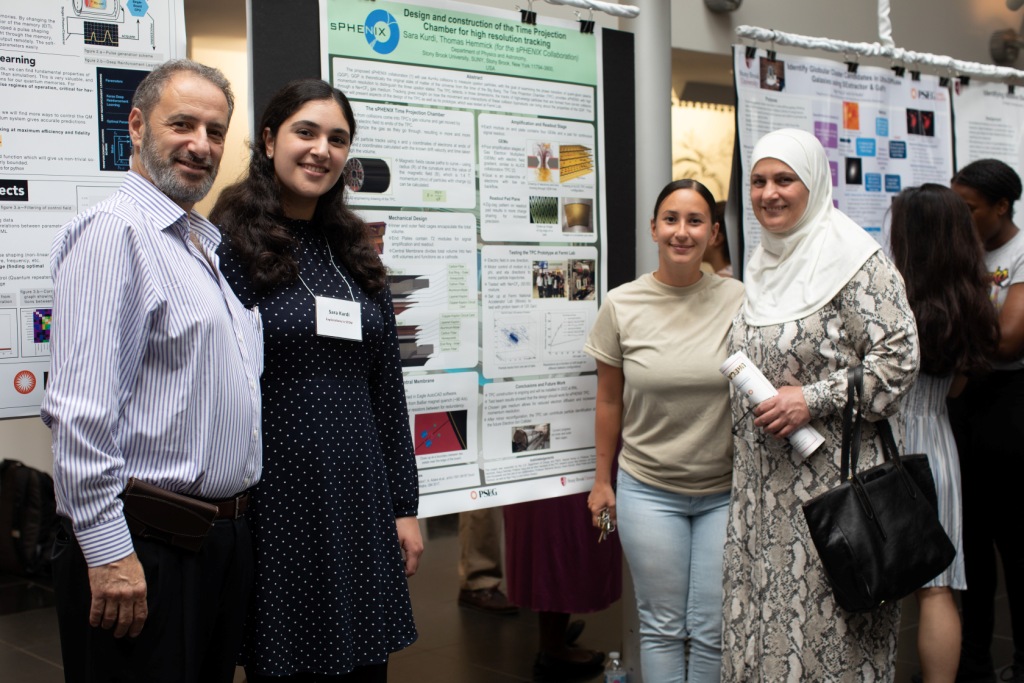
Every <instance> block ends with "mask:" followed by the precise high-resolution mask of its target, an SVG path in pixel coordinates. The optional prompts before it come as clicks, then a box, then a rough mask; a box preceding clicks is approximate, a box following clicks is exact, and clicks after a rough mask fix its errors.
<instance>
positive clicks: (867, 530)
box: [803, 367, 956, 612]
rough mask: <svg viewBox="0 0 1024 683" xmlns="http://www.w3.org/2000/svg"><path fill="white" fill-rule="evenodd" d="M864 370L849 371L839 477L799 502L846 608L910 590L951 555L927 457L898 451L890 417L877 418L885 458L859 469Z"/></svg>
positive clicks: (870, 605)
mask: <svg viewBox="0 0 1024 683" xmlns="http://www.w3.org/2000/svg"><path fill="white" fill-rule="evenodd" d="M863 377H864V375H863V368H861V367H857V368H852V369H850V370H848V371H847V385H848V387H847V397H846V399H847V400H846V409H845V410H844V412H843V443H842V460H841V462H840V471H841V481H840V484H839V486H837V487H835V488H833V489H831V490H829V491H827V492H825V493H823V494H821V495H819V496H817V497H815V498H814V499H812V500H810V501H808V502H806V503H804V505H803V511H804V516H805V517H806V519H807V526H808V528H809V529H810V532H811V539H812V540H813V542H814V547H815V548H816V549H817V551H818V556H819V557H820V558H821V563H822V565H823V566H824V569H825V575H826V577H827V578H828V581H829V583H830V584H831V586H832V591H833V593H834V594H835V598H836V602H838V603H839V606H840V607H842V608H843V609H844V610H846V611H848V612H866V611H869V610H872V609H875V608H876V607H878V606H880V605H882V604H883V603H886V602H891V601H893V600H899V599H900V598H903V597H905V596H907V595H909V594H910V593H912V592H914V591H915V590H917V589H918V588H920V587H921V586H923V585H924V584H926V583H927V582H929V581H931V580H932V579H934V578H935V577H936V576H938V575H939V574H940V573H941V572H942V571H943V570H944V569H945V568H946V567H948V566H949V564H950V563H951V562H952V561H953V558H954V557H956V548H955V547H954V546H953V544H952V543H951V542H950V540H949V537H948V536H947V535H946V532H945V531H944V530H943V528H942V525H941V524H940V523H939V516H938V511H937V509H936V496H935V483H934V481H933V479H932V473H931V468H930V467H929V466H928V458H927V456H925V455H905V456H900V455H899V454H898V452H897V449H896V440H895V438H893V434H892V428H891V427H890V425H889V421H888V420H882V421H880V422H878V423H876V427H877V430H878V433H879V436H880V438H881V441H882V453H883V456H884V458H885V462H883V463H882V464H881V465H877V466H875V467H872V468H870V469H867V470H864V471H862V472H858V471H857V458H858V456H859V455H860V438H861V422H862V420H861V415H860V410H859V409H858V406H859V405H860V401H861V393H862V392H863V382H864V380H863ZM855 412H856V419H854V413H855Z"/></svg>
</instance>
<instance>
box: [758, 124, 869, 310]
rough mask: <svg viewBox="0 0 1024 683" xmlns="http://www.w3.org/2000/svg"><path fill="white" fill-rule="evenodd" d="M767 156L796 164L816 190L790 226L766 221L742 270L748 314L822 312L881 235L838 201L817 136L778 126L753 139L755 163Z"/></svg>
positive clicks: (789, 164) (788, 163) (803, 176)
mask: <svg viewBox="0 0 1024 683" xmlns="http://www.w3.org/2000/svg"><path fill="white" fill-rule="evenodd" d="M765 158H771V159H778V160H779V161H782V162H784V163H785V164H787V165H788V166H789V167H790V168H792V169H793V171H795V172H796V174H797V176H798V177H799V178H800V180H801V181H803V183H804V185H806V186H807V189H808V190H809V191H810V197H809V198H808V200H807V209H806V210H805V211H804V215H803V216H801V217H800V220H799V221H797V223H796V225H794V226H793V227H792V228H790V229H789V230H788V231H786V232H784V233H771V232H768V231H767V230H765V229H764V227H763V226H762V228H761V244H760V245H758V247H757V249H756V250H755V251H754V254H753V255H752V256H751V257H750V262H749V263H748V264H747V266H746V268H745V270H744V274H743V281H744V285H745V286H746V293H747V298H746V303H745V304H744V308H743V317H744V319H745V320H746V322H747V324H749V325H754V326H756V327H761V326H764V325H776V324H779V323H784V322H789V321H791V320H799V319H800V318H805V317H807V316H808V315H810V314H811V313H813V312H814V311H817V310H818V309H820V308H821V307H822V306H824V305H825V304H827V303H828V302H829V301H831V300H832V299H833V298H834V297H835V295H836V294H838V293H839V291H840V290H841V289H842V288H843V287H844V286H845V285H846V283H847V282H849V281H850V278H852V277H853V276H854V274H856V272H857V271H858V270H860V267H861V266H862V265H864V262H865V261H867V260H868V258H869V257H870V256H871V255H872V254H874V253H875V252H876V251H878V249H879V245H878V242H876V241H875V240H874V239H872V238H871V236H870V235H868V234H867V233H866V232H864V229H863V228H861V227H860V226H859V225H857V224H856V223H854V222H853V221H852V220H851V219H850V218H849V217H848V216H847V215H846V214H844V213H843V212H842V211H840V210H839V209H837V208H835V206H834V205H833V204H832V172H831V170H830V169H829V165H828V158H827V157H826V156H825V150H824V148H822V146H821V143H820V142H818V139H817V138H815V137H814V136H813V135H811V134H810V133H807V132H805V131H802V130H797V129H795V128H783V129H781V130H776V131H773V132H771V133H768V134H767V135H765V136H764V137H763V138H761V139H760V140H758V142H757V144H756V145H754V154H753V157H752V159H751V163H750V167H751V168H753V167H754V166H755V165H756V164H757V162H758V161H760V160H761V159H765Z"/></svg>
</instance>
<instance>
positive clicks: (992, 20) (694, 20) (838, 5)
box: [636, 0, 1024, 64]
mask: <svg viewBox="0 0 1024 683" xmlns="http://www.w3.org/2000/svg"><path fill="white" fill-rule="evenodd" d="M636 4H637V6H639V7H641V8H642V7H643V4H644V0H640V2H638V3H636ZM890 6H891V11H890V18H891V20H892V27H893V28H892V35H893V40H894V41H895V43H896V45H897V46H898V47H902V48H905V49H908V50H915V51H918V52H931V53H935V54H940V55H950V56H952V57H956V58H957V59H963V60H968V61H975V62H982V63H985V64H991V63H992V62H991V60H990V58H989V52H988V39H989V36H990V35H991V34H992V32H993V31H996V30H1000V29H1006V28H1012V29H1014V30H1017V29H1019V28H1020V26H1021V20H1022V17H1024V12H1021V11H1018V12H1011V11H1010V10H1008V9H1006V3H1005V2H1004V0H890ZM743 24H746V25H749V26H760V27H763V28H771V29H776V30H779V31H786V32H788V33H799V34H804V35H809V36H820V37H825V38H836V39H840V40H848V41H854V42H867V43H872V42H876V41H877V40H878V5H877V2H876V1H875V0H746V1H745V2H744V3H743V5H742V6H741V7H740V9H738V10H737V11H735V12H731V13H728V14H714V13H712V12H709V11H707V9H706V8H705V6H704V2H703V0H674V1H673V2H672V45H673V47H677V48H685V49H687V50H696V51H699V52H715V53H720V54H727V53H729V51H730V49H729V46H730V45H731V44H732V43H733V42H735V40H736V39H735V34H734V29H735V27H737V26H740V25H743ZM780 49H784V48H780Z"/></svg>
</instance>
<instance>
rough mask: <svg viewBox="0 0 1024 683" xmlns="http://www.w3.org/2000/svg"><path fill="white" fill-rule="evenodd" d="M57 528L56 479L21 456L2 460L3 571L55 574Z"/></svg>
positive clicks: (0, 571)
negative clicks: (52, 559)
mask: <svg viewBox="0 0 1024 683" xmlns="http://www.w3.org/2000/svg"><path fill="white" fill-rule="evenodd" d="M56 531H57V503H56V499H55V498H54V493H53V479H52V478H51V477H50V475H49V474H47V473H46V472H41V471H40V470H37V469H35V468H33V467H29V466H28V465H25V464H23V463H21V462H19V461H17V460H4V461H3V462H0V574H16V575H19V576H42V577H47V576H50V574H51V568H50V547H51V546H52V545H53V538H54V535H55V534H56Z"/></svg>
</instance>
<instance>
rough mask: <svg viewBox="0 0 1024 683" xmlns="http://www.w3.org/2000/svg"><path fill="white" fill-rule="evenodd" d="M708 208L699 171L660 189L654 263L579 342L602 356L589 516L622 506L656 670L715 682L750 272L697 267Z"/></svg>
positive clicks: (650, 667) (646, 670)
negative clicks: (736, 347) (731, 380)
mask: <svg viewBox="0 0 1024 683" xmlns="http://www.w3.org/2000/svg"><path fill="white" fill-rule="evenodd" d="M714 215H715V199H714V197H713V196H712V194H711V192H710V191H708V189H707V188H706V187H704V186H703V185H702V184H701V183H699V182H697V181H696V180H689V179H686V180H677V181H674V182H672V183H669V184H668V185H666V186H665V188H664V189H662V191H661V193H660V194H659V195H658V199H657V201H656V202H655V204H654V214H653V216H652V218H651V224H650V231H651V239H652V240H653V241H654V243H655V244H656V245H657V248H658V268H657V270H655V271H654V272H653V273H647V274H645V275H642V276H640V277H639V278H637V279H636V280H634V281H633V282H631V283H628V284H625V285H622V286H621V287H617V288H615V289H613V290H612V291H611V292H609V293H608V296H607V298H606V299H605V301H604V304H603V305H602V306H601V310H600V311H599V312H598V316H597V320H596V321H595V323H594V326H593V328H592V329H591V332H590V337H589V338H588V340H587V343H586V345H585V346H584V350H585V351H586V352H587V353H588V354H590V355H591V356H593V357H594V359H595V360H596V361H597V411H596V424H595V432H596V434H595V438H596V449H597V467H596V472H595V477H594V486H593V488H592V489H591V492H590V496H589V498H588V507H589V510H590V514H591V521H592V523H593V525H594V526H599V525H600V515H601V513H602V512H603V511H607V512H608V514H609V515H610V517H611V518H612V519H613V520H615V519H617V520H618V528H619V535H620V537H621V542H622V549H623V551H624V552H625V554H626V559H627V561H628V562H629V568H630V572H631V574H632V576H633V583H634V587H635V589H636V599H637V609H638V612H639V619H640V657H641V668H642V671H643V676H644V680H645V681H658V683H682V682H683V681H689V683H717V682H718V680H719V672H720V669H721V658H722V648H721V632H722V547H723V544H724V541H725V525H726V521H727V516H726V515H727V510H728V505H729V490H730V486H731V480H732V449H733V445H732V435H731V433H730V431H729V425H730V418H731V415H730V412H729V384H728V382H727V381H726V379H725V378H724V377H723V376H722V374H721V373H720V372H719V371H718V367H719V366H720V365H721V364H722V363H723V362H724V361H725V359H726V339H727V337H728V335H729V329H730V328H731V327H732V318H733V316H734V315H735V314H736V312H737V310H739V307H740V302H741V301H742V298H743V285H742V284H740V283H739V282H738V281H736V280H732V279H728V278H722V277H719V276H717V275H714V274H708V273H702V272H701V269H700V265H701V259H702V258H703V256H704V252H705V250H706V249H707V247H708V244H709V243H710V242H711V241H712V240H713V239H714V238H715V234H716V233H717V231H718V224H717V223H716V222H715V220H714ZM620 434H621V440H622V441H621V443H622V450H621V452H619V454H618V464H619V467H620V469H619V471H618V479H617V488H614V487H613V486H612V470H613V468H612V465H613V462H614V461H615V460H616V453H617V452H618V446H619V439H620ZM687 639H689V661H687V656H686V651H687V643H686V641H687Z"/></svg>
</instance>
